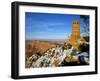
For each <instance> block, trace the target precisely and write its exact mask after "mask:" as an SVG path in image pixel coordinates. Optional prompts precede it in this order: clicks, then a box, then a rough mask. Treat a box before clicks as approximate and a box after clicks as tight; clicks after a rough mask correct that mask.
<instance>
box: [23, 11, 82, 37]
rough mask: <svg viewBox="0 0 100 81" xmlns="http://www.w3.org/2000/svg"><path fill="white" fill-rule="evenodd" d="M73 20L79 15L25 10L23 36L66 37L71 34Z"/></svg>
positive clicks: (78, 17) (77, 18)
mask: <svg viewBox="0 0 100 81" xmlns="http://www.w3.org/2000/svg"><path fill="white" fill-rule="evenodd" d="M73 20H80V15H69V14H51V13H31V12H26V13H25V37H26V39H66V38H67V37H68V36H70V34H71V29H72V21H73ZM81 26H82V24H81Z"/></svg>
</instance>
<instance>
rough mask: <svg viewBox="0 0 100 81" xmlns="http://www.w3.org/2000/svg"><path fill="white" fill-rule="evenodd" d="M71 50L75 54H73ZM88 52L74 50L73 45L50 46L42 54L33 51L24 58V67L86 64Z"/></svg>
mask: <svg viewBox="0 0 100 81" xmlns="http://www.w3.org/2000/svg"><path fill="white" fill-rule="evenodd" d="M73 52H74V53H75V54H73ZM88 64H89V52H88V51H86V52H79V51H75V50H74V49H73V47H70V48H69V47H68V48H63V47H62V46H56V47H52V48H50V49H48V50H46V51H45V52H44V54H42V55H38V54H36V53H33V54H32V55H31V56H30V57H28V58H26V65H25V67H26V68H40V67H61V66H70V65H71V66H74V65H88Z"/></svg>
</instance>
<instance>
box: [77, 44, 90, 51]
mask: <svg viewBox="0 0 100 81" xmlns="http://www.w3.org/2000/svg"><path fill="white" fill-rule="evenodd" d="M78 50H79V51H80V52H86V51H89V44H86V43H83V44H80V45H79V47H78Z"/></svg>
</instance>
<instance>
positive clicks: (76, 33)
mask: <svg viewBox="0 0 100 81" xmlns="http://www.w3.org/2000/svg"><path fill="white" fill-rule="evenodd" d="M71 37H72V39H73V40H77V39H79V38H80V22H79V21H73V22H72V34H71Z"/></svg>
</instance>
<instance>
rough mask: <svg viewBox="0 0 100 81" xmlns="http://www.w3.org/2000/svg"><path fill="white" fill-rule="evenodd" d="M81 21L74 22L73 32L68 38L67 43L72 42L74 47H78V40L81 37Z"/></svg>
mask: <svg viewBox="0 0 100 81" xmlns="http://www.w3.org/2000/svg"><path fill="white" fill-rule="evenodd" d="M80 38H81V37H80V22H79V21H73V22H72V33H71V36H70V37H69V38H68V39H67V43H70V44H71V45H72V46H73V47H74V48H77V47H78V45H77V44H78V43H77V40H78V39H80Z"/></svg>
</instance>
